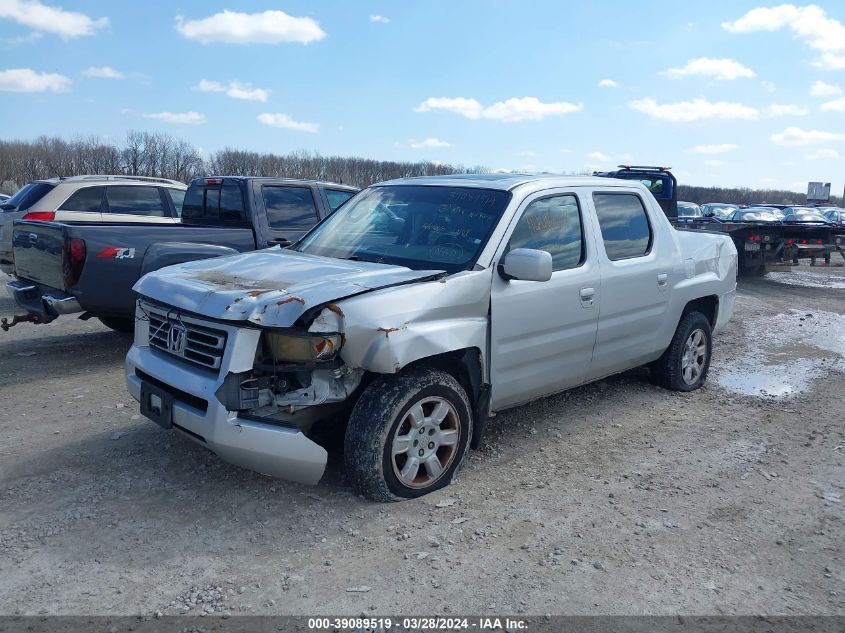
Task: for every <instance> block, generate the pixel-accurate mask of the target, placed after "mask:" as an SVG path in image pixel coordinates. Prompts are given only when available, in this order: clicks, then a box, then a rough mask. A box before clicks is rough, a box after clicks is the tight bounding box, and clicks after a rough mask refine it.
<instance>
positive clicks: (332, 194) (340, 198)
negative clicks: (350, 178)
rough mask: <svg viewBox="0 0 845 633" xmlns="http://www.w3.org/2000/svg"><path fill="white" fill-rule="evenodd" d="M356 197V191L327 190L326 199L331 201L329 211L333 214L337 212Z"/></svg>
mask: <svg viewBox="0 0 845 633" xmlns="http://www.w3.org/2000/svg"><path fill="white" fill-rule="evenodd" d="M354 195H355V192H354V191H341V190H339V189H326V197H327V198H328V199H329V209H331V211H332V213H334V212H335V211H337V209H338V207H340V205H342V204H343V203H344V202H346V201H347V200H349V198H351V197H352V196H354Z"/></svg>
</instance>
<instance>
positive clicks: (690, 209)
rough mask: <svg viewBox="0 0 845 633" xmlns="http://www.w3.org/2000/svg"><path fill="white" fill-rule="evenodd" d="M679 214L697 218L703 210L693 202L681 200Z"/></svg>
mask: <svg viewBox="0 0 845 633" xmlns="http://www.w3.org/2000/svg"><path fill="white" fill-rule="evenodd" d="M678 215H679V216H680V217H683V218H696V217H698V216H700V215H701V210H700V209H699V208H698V205H697V204H694V203H692V202H679V203H678Z"/></svg>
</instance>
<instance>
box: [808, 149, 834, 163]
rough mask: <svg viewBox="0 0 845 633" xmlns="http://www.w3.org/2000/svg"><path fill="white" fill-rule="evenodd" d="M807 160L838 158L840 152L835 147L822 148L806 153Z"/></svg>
mask: <svg viewBox="0 0 845 633" xmlns="http://www.w3.org/2000/svg"><path fill="white" fill-rule="evenodd" d="M804 158H806V159H807V160H836V159H837V158H839V152H837V151H836V150H835V149H828V148H821V149H817V150H816V151H815V152H812V153H810V154H804Z"/></svg>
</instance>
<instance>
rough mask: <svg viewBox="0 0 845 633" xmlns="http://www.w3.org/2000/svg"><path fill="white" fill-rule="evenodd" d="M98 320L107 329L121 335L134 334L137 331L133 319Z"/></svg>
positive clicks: (99, 318)
mask: <svg viewBox="0 0 845 633" xmlns="http://www.w3.org/2000/svg"><path fill="white" fill-rule="evenodd" d="M97 319H98V320H99V321H100V323H102V324H103V325H105V326H106V327H107V328H109V329H111V330H114V331H115V332H120V333H121V334H132V333H133V332H134V331H135V319H134V318H133V317H97Z"/></svg>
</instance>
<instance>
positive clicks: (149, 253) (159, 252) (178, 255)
mask: <svg viewBox="0 0 845 633" xmlns="http://www.w3.org/2000/svg"><path fill="white" fill-rule="evenodd" d="M237 254H238V251H236V250H235V249H234V248H229V247H228V246H218V245H216V244H192V243H190V242H164V243H160V244H152V245H150V247H149V248H147V250H146V252H145V253H144V261H143V262H142V263H141V277H143V276H144V275H146V274H147V273H149V272H152V271H154V270H158V269H159V268H164V267H165V266H172V265H174V264H183V263H185V262H192V261H195V260H197V259H209V258H211V257H223V256H224V255H237Z"/></svg>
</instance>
